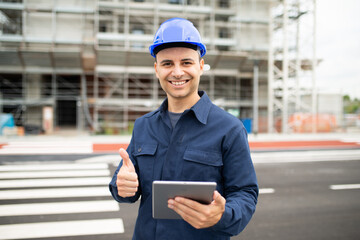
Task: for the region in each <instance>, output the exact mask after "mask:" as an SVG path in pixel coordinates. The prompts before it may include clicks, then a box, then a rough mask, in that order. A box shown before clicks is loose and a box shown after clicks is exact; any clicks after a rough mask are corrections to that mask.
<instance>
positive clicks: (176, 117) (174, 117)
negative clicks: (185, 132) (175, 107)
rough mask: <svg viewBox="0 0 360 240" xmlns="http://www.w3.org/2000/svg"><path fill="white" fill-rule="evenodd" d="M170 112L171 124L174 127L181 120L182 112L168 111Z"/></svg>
mask: <svg viewBox="0 0 360 240" xmlns="http://www.w3.org/2000/svg"><path fill="white" fill-rule="evenodd" d="M168 114H169V118H170V122H171V126H172V127H173V128H174V127H175V125H176V123H177V122H178V121H179V119H180V117H181V114H182V113H174V112H169V111H168Z"/></svg>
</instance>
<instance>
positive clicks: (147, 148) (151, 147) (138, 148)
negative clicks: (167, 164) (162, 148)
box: [134, 143, 157, 156]
mask: <svg viewBox="0 0 360 240" xmlns="http://www.w3.org/2000/svg"><path fill="white" fill-rule="evenodd" d="M156 149H157V144H148V143H144V144H137V145H135V152H134V155H135V156H141V155H154V154H155V152H156Z"/></svg>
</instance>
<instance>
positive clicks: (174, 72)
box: [171, 65, 184, 78]
mask: <svg viewBox="0 0 360 240" xmlns="http://www.w3.org/2000/svg"><path fill="white" fill-rule="evenodd" d="M183 75H184V71H183V70H182V68H181V66H179V65H175V66H174V68H173V70H172V72H171V76H173V77H174V78H181V77H182V76H183Z"/></svg>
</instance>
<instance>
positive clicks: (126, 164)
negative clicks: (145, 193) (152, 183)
mask: <svg viewBox="0 0 360 240" xmlns="http://www.w3.org/2000/svg"><path fill="white" fill-rule="evenodd" d="M119 153H120V156H121V158H122V161H123V165H122V166H121V168H120V170H119V172H118V175H117V180H116V186H117V189H118V195H119V196H120V197H132V196H134V195H135V194H136V192H137V190H138V186H139V181H138V175H137V174H136V172H135V168H134V165H133V163H132V162H131V160H130V158H129V154H128V153H127V152H126V151H125V150H124V149H123V148H120V149H119Z"/></svg>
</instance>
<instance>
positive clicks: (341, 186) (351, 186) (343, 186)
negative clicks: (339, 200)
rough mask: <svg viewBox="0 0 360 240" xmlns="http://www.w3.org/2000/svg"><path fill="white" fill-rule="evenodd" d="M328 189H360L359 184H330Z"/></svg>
mask: <svg viewBox="0 0 360 240" xmlns="http://www.w3.org/2000/svg"><path fill="white" fill-rule="evenodd" d="M330 189H332V190H347V189H360V184H339V185H330Z"/></svg>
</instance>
